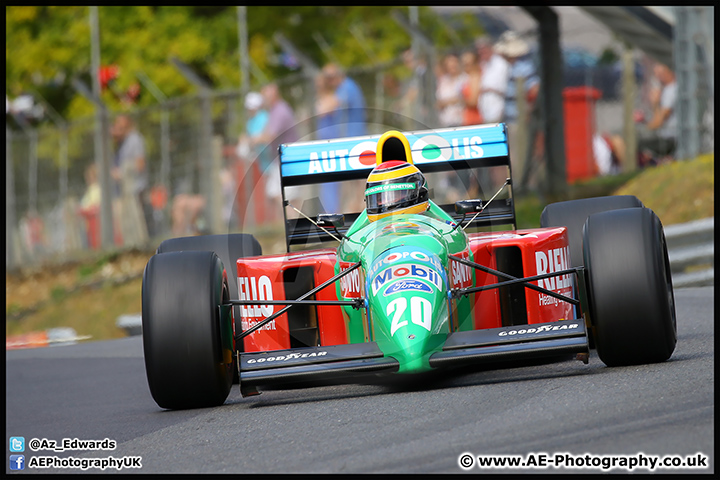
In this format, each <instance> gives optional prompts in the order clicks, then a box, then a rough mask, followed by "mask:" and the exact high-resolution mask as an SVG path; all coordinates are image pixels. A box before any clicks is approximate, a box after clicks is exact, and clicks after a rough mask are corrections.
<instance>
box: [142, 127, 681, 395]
mask: <svg viewBox="0 0 720 480" xmlns="http://www.w3.org/2000/svg"><path fill="white" fill-rule="evenodd" d="M280 159H281V163H280V168H281V186H282V193H283V202H284V212H285V227H286V244H287V252H288V253H284V254H279V255H262V251H261V248H260V245H259V243H258V242H257V240H256V239H255V238H253V237H252V236H251V235H248V234H229V235H208V236H199V237H187V238H177V239H170V240H166V241H165V242H163V243H162V244H161V245H160V247H159V248H158V250H157V253H156V254H155V255H154V256H153V257H152V258H151V259H150V261H149V262H148V264H147V266H146V268H145V272H144V275H143V286H142V305H143V306H142V318H143V345H144V351H145V365H146V370H147V376H148V382H149V385H150V391H151V393H152V396H153V398H154V399H155V401H156V402H157V404H158V405H159V406H160V407H162V408H168V409H182V408H195V407H206V406H215V405H221V404H222V403H224V402H225V400H226V399H227V396H228V394H229V391H230V388H231V385H232V383H233V378H234V377H235V381H236V382H239V386H240V391H241V392H242V395H243V396H246V395H253V394H257V393H259V392H258V389H259V388H262V387H277V386H283V385H287V384H292V383H297V382H302V383H307V382H316V381H324V380H326V379H332V380H334V381H338V380H340V381H347V382H352V381H353V380H355V379H357V378H360V377H361V376H363V377H364V378H367V376H368V375H403V376H405V378H410V379H412V378H413V375H415V376H416V378H417V377H418V375H416V374H419V373H421V372H427V371H431V370H434V369H441V368H447V367H452V366H456V365H467V364H478V363H484V362H492V363H495V362H500V361H505V360H524V359H531V358H536V357H556V356H565V358H573V357H574V358H577V359H579V360H581V361H584V362H585V363H587V362H588V355H589V352H590V348H591V342H593V343H594V346H595V347H596V348H597V353H598V355H599V357H600V359H601V360H602V361H603V362H604V363H605V364H606V365H608V366H622V365H632V364H642V363H652V362H661V361H664V360H666V359H668V358H669V357H670V356H671V355H672V352H673V350H674V348H675V343H676V324H675V307H674V300H673V289H672V283H671V277H670V268H669V263H668V254H667V247H666V244H665V236H664V233H663V228H662V225H661V223H660V221H659V220H658V217H657V216H656V215H655V214H654V213H653V212H652V210H650V209H648V208H645V207H644V206H643V204H642V203H641V202H640V201H639V200H638V199H637V198H635V197H633V196H618V197H601V198H592V199H585V200H577V201H570V202H560V203H554V204H551V205H548V206H547V207H546V208H545V210H544V211H543V213H542V217H541V228H536V229H528V230H517V229H516V220H515V206H514V203H513V198H512V181H511V178H512V176H511V168H510V158H509V153H508V143H507V130H506V128H505V125H503V124H497V125H482V126H471V127H462V128H451V129H443V130H432V131H418V132H410V133H405V134H403V133H400V132H396V131H390V132H386V133H385V134H383V135H382V136H379V135H378V136H366V137H357V138H343V139H337V140H330V141H315V142H302V143H293V144H286V145H282V146H281V147H280ZM486 168H487V169H490V168H494V169H496V170H495V171H497V169H500V172H501V174H502V175H501V179H505V178H507V179H506V180H505V181H504V184H503V185H501V186H500V188H499V189H498V190H497V191H496V192H494V194H493V195H490V194H487V195H483V196H484V197H485V198H483V199H471V200H460V201H456V202H455V203H454V204H453V203H445V204H444V203H442V202H440V201H439V200H438V203H436V201H435V200H437V199H439V198H440V197H441V196H442V194H444V193H446V192H445V190H448V188H447V185H449V183H448V181H447V178H448V176H450V177H452V176H453V175H455V176H456V177H458V178H461V177H460V174H467V173H468V172H472V171H477V172H482V171H483V170H484V169H486ZM426 175H428V178H430V176H431V175H436V177H437V178H438V180H437V182H436V183H437V185H444V187H442V188H439V187H436V188H435V189H432V188H429V187H431V186H432V184H429V182H428V181H427V180H426V177H425V176H426ZM443 175H445V177H443ZM366 178H367V183H366V184H365V185H361V187H360V188H362V187H364V193H365V195H364V198H365V202H364V209H362V211H360V212H357V213H345V214H336V213H335V212H324V211H322V208H320V209H319V210H318V211H317V212H315V213H317V217H315V219H313V218H311V217H310V216H308V215H306V212H307V211H308V209H309V208H310V207H309V205H310V204H311V203H312V202H305V203H303V205H302V206H301V209H297V208H296V207H295V205H293V204H292V203H291V201H292V202H295V201H296V200H297V198H298V193H297V191H298V189H300V191H303V189H305V191H307V190H308V189H312V188H315V187H316V186H317V185H320V186H321V188H324V187H325V186H326V185H331V184H333V182H343V184H344V182H346V181H355V183H357V182H358V180H359V179H362V180H364V179H366ZM462 178H465V179H466V180H463V181H464V182H465V183H466V184H467V183H468V181H467V179H468V178H472V177H469V176H467V175H465V176H463V177H462ZM483 178H485V179H487V177H483ZM495 178H497V175H495ZM451 180H452V179H451ZM501 181H502V180H500V181H498V182H497V183H500V182H501ZM443 182H445V183H443ZM477 183H480V182H479V181H478V182H477ZM350 190H351V189H350ZM342 191H343V192H348V191H349V189H347V188H345V187H343V190H342ZM360 191H362V190H360ZM341 197H342V198H341V200H342V201H343V202H345V203H348V202H349V201H350V200H352V199H350V198H348V197H350V195H346V194H343V195H341ZM293 210H295V211H297V212H298V213H300V216H293V217H292V218H291V217H290V216H288V212H290V214H291V215H292V211H293ZM313 215H314V214H313ZM500 225H507V226H511V227H512V228H511V229H508V230H506V231H499V230H498V229H495V230H493V227H497V226H500ZM468 228H470V230H471V231H472V230H473V229H474V230H475V231H474V233H467V230H468ZM483 229H484V230H485V231H480V230H483ZM335 241H339V242H340V243H339V246H338V245H337V244H334V245H332V248H323V243H326V242H335ZM313 244H316V245H317V246H316V247H315V248H314V249H307V247H308V246H309V245H313ZM298 246H299V247H300V248H301V250H298ZM303 247H304V248H305V250H302V248H303Z"/></svg>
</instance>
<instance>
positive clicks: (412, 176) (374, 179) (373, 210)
mask: <svg viewBox="0 0 720 480" xmlns="http://www.w3.org/2000/svg"><path fill="white" fill-rule="evenodd" d="M365 205H366V208H365V209H366V211H367V216H368V219H369V220H370V221H371V222H374V221H375V220H378V219H380V218H383V217H387V216H388V215H395V214H399V213H422V212H424V211H425V210H427V209H428V207H429V204H428V189H427V182H426V181H425V176H424V175H423V174H422V172H420V170H418V168H417V167H416V166H415V165H413V164H411V163H407V162H403V161H401V160H390V161H385V162H383V163H381V164H380V165H378V166H377V167H375V168H374V169H373V171H372V172H370V176H369V177H368V179H367V186H366V188H365Z"/></svg>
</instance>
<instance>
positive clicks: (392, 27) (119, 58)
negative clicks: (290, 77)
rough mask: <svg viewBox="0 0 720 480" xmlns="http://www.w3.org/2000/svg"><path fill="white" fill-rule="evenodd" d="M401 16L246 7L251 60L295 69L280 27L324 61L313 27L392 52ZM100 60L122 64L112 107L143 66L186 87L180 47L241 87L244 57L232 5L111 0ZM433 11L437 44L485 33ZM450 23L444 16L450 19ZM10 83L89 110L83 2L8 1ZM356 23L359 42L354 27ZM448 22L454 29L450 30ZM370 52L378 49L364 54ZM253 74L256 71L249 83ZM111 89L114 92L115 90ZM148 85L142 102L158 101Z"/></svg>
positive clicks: (352, 56)
mask: <svg viewBox="0 0 720 480" xmlns="http://www.w3.org/2000/svg"><path fill="white" fill-rule="evenodd" d="M394 9H395V10H398V11H400V12H401V13H402V14H403V15H405V17H406V18H407V15H408V11H407V7H382V6H380V7H331V6H311V7H293V6H286V7H258V6H253V7H248V8H247V25H248V37H249V51H250V56H251V58H252V60H253V62H254V63H255V64H256V65H257V67H258V68H259V69H260V70H261V71H262V72H263V73H264V74H265V75H266V76H267V77H268V78H270V79H277V78H281V77H282V76H284V75H287V74H288V73H291V72H292V71H293V68H291V66H288V65H287V62H283V58H286V57H284V56H283V55H282V54H283V52H282V50H281V48H280V47H279V45H278V43H277V42H276V41H275V40H274V36H275V35H276V33H277V32H282V34H283V35H284V36H285V37H286V38H287V39H289V40H290V41H291V42H292V43H293V44H294V45H295V46H296V47H297V48H298V49H299V50H300V51H302V52H303V53H304V54H305V55H307V57H308V58H310V59H311V60H312V61H313V62H315V63H316V64H317V65H322V64H324V63H326V62H327V61H328V57H327V56H326V54H325V53H324V52H323V50H322V48H321V47H320V45H318V43H317V41H316V39H315V37H314V36H313V33H314V32H318V33H320V34H321V35H322V37H323V38H324V39H325V41H327V43H328V44H329V45H330V48H331V52H332V54H333V55H334V56H335V57H336V58H337V59H338V61H339V62H340V63H341V64H342V66H344V67H346V68H349V67H356V66H363V65H367V66H369V65H373V64H377V63H382V62H387V61H389V60H393V59H396V58H398V56H399V55H400V53H401V52H402V51H403V50H404V49H406V48H408V47H409V46H410V43H411V38H410V36H409V35H408V34H407V33H406V32H405V31H404V30H403V29H402V28H400V27H399V25H398V24H397V23H396V22H395V21H394V20H393V18H392V16H391V14H390V13H391V11H392V10H394ZM99 22H100V30H101V40H100V43H101V45H100V47H101V61H102V64H103V65H111V64H114V65H117V66H118V67H119V69H120V71H119V76H118V78H117V79H116V80H115V82H114V84H113V86H112V89H109V90H106V91H104V92H103V99H104V100H105V101H106V102H107V104H108V105H109V106H110V108H111V110H113V111H119V110H124V109H125V110H126V109H128V108H131V106H129V105H127V104H124V103H123V102H121V100H120V98H119V96H118V95H117V93H119V94H120V95H122V94H123V93H124V92H126V91H127V90H128V89H129V88H130V86H131V85H133V84H134V83H137V77H136V76H135V72H137V71H143V72H145V73H146V74H147V75H148V77H149V78H150V79H152V81H153V82H154V83H155V84H156V85H157V86H158V87H159V88H160V90H161V91H162V92H163V93H164V94H165V95H166V96H168V97H175V96H179V95H185V94H189V93H192V92H194V91H195V87H194V86H193V85H192V84H191V83H190V82H188V81H187V80H186V79H185V78H184V77H183V76H182V75H181V74H180V72H179V71H178V70H177V68H176V67H175V66H174V65H173V64H172V63H171V62H170V61H169V60H170V58H172V57H177V58H178V59H180V60H182V61H183V62H185V63H187V64H188V65H190V66H191V67H192V68H193V69H194V70H195V71H196V72H197V73H198V74H199V75H201V76H202V77H204V78H205V79H206V80H207V81H208V82H209V83H210V84H211V85H212V86H213V88H216V89H231V88H238V87H239V84H240V71H239V68H240V58H239V53H238V23H237V9H236V7H211V6H207V7H204V6H195V7H184V6H182V7H171V6H114V7H100V8H99ZM441 22H443V20H441V19H440V18H439V17H438V16H437V14H436V13H434V12H433V11H432V10H430V9H429V8H428V7H420V24H421V25H420V26H421V28H422V29H423V30H424V31H425V32H427V33H428V34H429V35H430V36H431V38H432V39H433V41H434V42H435V43H436V45H437V47H438V48H440V49H442V48H445V47H450V46H453V45H454V43H456V42H457V40H458V39H460V41H461V42H464V43H466V44H467V46H469V45H470V44H471V42H472V39H473V38H474V37H475V36H476V35H478V34H479V33H481V27H480V26H479V24H478V23H477V21H476V19H475V17H474V16H472V15H469V14H464V15H459V16H457V18H453V19H448V20H447V24H446V26H443V24H442V23H441ZM447 25H449V26H447ZM5 26H6V33H5V35H6V36H5V40H6V43H5V45H6V46H5V48H6V61H5V62H6V93H7V94H8V95H9V96H10V97H11V98H12V97H14V96H17V95H19V94H21V93H23V92H27V91H31V90H35V91H38V92H40V93H41V94H42V95H43V96H44V97H45V98H46V99H47V100H48V101H49V103H50V104H51V105H52V106H53V107H54V108H55V109H56V110H57V111H59V112H60V113H61V114H62V115H63V116H64V117H65V118H68V119H73V118H78V117H81V116H85V115H89V114H91V113H92V112H93V106H92V104H91V103H90V102H88V101H87V100H85V99H84V98H83V97H82V96H80V95H79V94H77V93H76V92H75V91H74V89H73V88H72V86H71V79H72V78H74V77H79V78H81V79H83V80H84V81H85V82H86V83H87V84H88V85H89V81H90V24H89V9H88V7H68V6H55V7H53V6H47V7H37V6H35V7H34V6H23V7H5ZM353 30H354V31H359V32H361V35H362V38H364V39H365V41H366V42H367V43H366V44H361V42H360V41H358V39H357V38H356V37H355V36H354V35H352V34H350V33H349V32H351V31H353ZM448 30H452V32H453V33H454V35H452V34H450V32H449V31H448ZM368 52H371V53H372V55H373V56H374V58H370V57H369V55H368ZM259 81H260V80H259V79H257V78H255V77H254V76H253V77H252V82H253V87H257V86H259ZM113 91H114V92H116V94H113ZM155 102H156V100H155V99H154V98H152V96H151V95H149V94H148V93H147V92H144V93H143V94H142V95H141V96H140V97H139V99H138V100H137V105H138V106H143V105H148V104H152V103H155Z"/></svg>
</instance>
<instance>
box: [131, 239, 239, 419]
mask: <svg viewBox="0 0 720 480" xmlns="http://www.w3.org/2000/svg"><path fill="white" fill-rule="evenodd" d="M229 298H230V297H229V291H228V282H227V277H226V275H225V274H224V267H223V264H222V261H221V260H220V259H219V258H218V256H217V255H216V254H215V253H213V252H192V251H190V252H172V253H161V254H157V255H154V256H152V257H151V258H150V261H149V262H148V264H147V266H146V267H145V272H144V274H143V285H142V327H143V348H144V352H145V369H146V372H147V377H148V384H149V386H150V393H151V394H152V397H153V399H154V400H155V402H156V403H157V404H158V405H159V406H160V407H162V408H167V409H184V408H199V407H212V406H217V405H221V404H223V403H224V402H225V400H226V399H227V396H228V394H229V392H230V387H231V386H232V379H233V370H234V365H235V362H234V355H233V353H234V352H233V347H232V345H233V343H232V316H231V311H230V308H229V307H223V308H221V307H220V305H221V304H223V303H226V302H227V301H229Z"/></svg>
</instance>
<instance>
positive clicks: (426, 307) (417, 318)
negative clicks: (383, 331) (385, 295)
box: [387, 297, 432, 337]
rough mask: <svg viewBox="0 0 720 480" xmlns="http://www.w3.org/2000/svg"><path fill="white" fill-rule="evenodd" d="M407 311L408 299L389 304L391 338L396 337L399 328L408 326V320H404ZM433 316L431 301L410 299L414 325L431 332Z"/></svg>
mask: <svg viewBox="0 0 720 480" xmlns="http://www.w3.org/2000/svg"><path fill="white" fill-rule="evenodd" d="M405 310H407V298H405V297H400V298H396V299H395V300H393V301H392V302H390V303H388V306H387V315H388V317H389V316H390V315H392V322H391V324H390V336H391V337H392V336H393V335H395V332H396V331H397V329H398V328H400V327H404V326H405V325H407V323H408V322H407V320H405V319H404V318H403V317H404V315H403V314H404V313H405ZM431 315H432V305H431V304H430V301H429V300H426V299H424V298H422V297H411V298H410V320H411V321H412V323H414V324H415V325H420V326H421V327H423V328H425V329H427V331H428V332H429V331H430V325H431V323H432V322H431Z"/></svg>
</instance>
